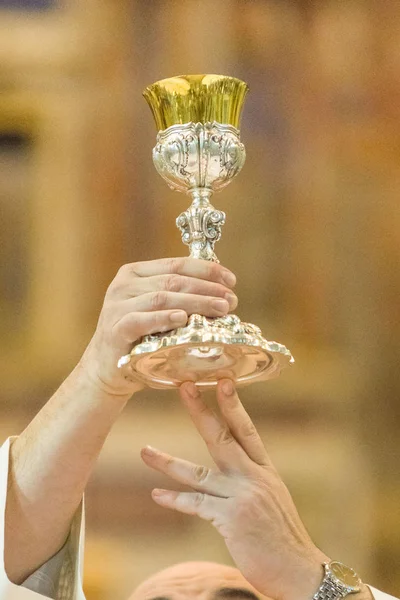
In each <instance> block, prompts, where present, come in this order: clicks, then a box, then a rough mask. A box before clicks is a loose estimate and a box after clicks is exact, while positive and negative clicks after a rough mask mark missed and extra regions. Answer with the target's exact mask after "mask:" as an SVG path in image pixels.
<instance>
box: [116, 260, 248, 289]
mask: <svg viewBox="0 0 400 600" xmlns="http://www.w3.org/2000/svg"><path fill="white" fill-rule="evenodd" d="M124 269H127V270H128V271H129V270H130V271H131V273H132V274H133V275H137V276H139V277H152V276H153V275H168V274H171V273H177V274H178V275H186V276H187V277H198V278H199V279H206V280H207V281H214V282H216V283H222V285H225V286H227V287H229V288H232V287H234V286H235V284H236V277H235V275H234V274H233V273H232V272H231V271H229V270H228V269H226V268H225V267H222V266H221V265H220V264H219V263H215V262H212V261H208V260H200V259H198V258H185V257H179V258H162V259H159V260H149V261H146V262H137V263H133V264H130V265H125V266H124Z"/></svg>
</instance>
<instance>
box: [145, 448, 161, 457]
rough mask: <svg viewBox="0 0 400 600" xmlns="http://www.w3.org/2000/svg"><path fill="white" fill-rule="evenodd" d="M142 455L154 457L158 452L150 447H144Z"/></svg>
mask: <svg viewBox="0 0 400 600" xmlns="http://www.w3.org/2000/svg"><path fill="white" fill-rule="evenodd" d="M143 454H146V456H156V455H157V454H158V450H156V449H155V448H153V447H152V446H146V447H145V448H143Z"/></svg>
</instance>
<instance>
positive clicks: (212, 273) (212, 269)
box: [207, 262, 221, 280]
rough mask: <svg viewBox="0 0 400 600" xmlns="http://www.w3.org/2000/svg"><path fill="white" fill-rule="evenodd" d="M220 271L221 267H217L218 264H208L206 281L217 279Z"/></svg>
mask: <svg viewBox="0 0 400 600" xmlns="http://www.w3.org/2000/svg"><path fill="white" fill-rule="evenodd" d="M220 269H221V267H220V266H219V265H218V263H215V262H210V264H209V265H208V266H207V277H208V279H212V280H215V279H218V278H219V274H220Z"/></svg>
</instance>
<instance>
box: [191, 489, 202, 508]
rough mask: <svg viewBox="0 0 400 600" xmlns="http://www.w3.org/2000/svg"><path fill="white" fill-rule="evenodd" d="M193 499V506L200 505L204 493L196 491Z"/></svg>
mask: <svg viewBox="0 0 400 600" xmlns="http://www.w3.org/2000/svg"><path fill="white" fill-rule="evenodd" d="M193 500H194V505H195V506H200V505H201V504H203V502H204V494H202V493H201V492H197V493H196V494H195V495H194V499H193Z"/></svg>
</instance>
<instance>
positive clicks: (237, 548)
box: [142, 380, 389, 600]
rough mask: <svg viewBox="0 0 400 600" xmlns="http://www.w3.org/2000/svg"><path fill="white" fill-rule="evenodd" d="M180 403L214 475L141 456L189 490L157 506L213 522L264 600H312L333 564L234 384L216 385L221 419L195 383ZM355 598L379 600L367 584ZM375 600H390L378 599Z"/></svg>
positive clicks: (148, 451)
mask: <svg viewBox="0 0 400 600" xmlns="http://www.w3.org/2000/svg"><path fill="white" fill-rule="evenodd" d="M181 398H182V401H183V403H184V405H185V407H186V409H187V410H188V412H189V415H190V416H191V418H192V421H193V423H194V425H195V426H196V428H197V430H198V431H199V433H200V435H201V436H202V438H203V440H204V441H205V443H206V445H207V448H208V451H209V453H210V455H211V457H212V458H213V460H214V463H215V468H212V469H209V468H207V467H204V466H202V465H196V464H193V463H190V462H188V461H186V460H182V459H180V458H176V457H173V456H170V455H168V454H166V453H164V452H161V451H159V450H156V449H154V448H151V447H147V448H143V450H142V458H143V460H144V462H145V463H146V464H147V465H148V466H149V467H151V468H153V469H156V470H157V471H160V472H161V473H164V474H166V475H168V476H170V477H171V478H172V479H173V480H175V481H176V482H178V483H179V484H184V485H186V486H188V487H189V489H190V490H191V491H184V492H177V491H172V490H164V489H155V490H153V493H152V497H153V499H154V500H155V501H156V502H157V503H158V504H159V505H160V506H164V507H166V508H171V509H174V510H177V511H179V512H182V513H186V514H190V515H197V516H199V517H201V518H203V519H205V520H207V521H210V522H211V523H212V524H213V525H214V527H215V528H216V529H217V531H218V532H219V533H220V534H221V535H222V536H223V538H224V540H225V543H226V546H227V548H228V550H229V552H230V554H231V556H232V558H233V560H234V561H235V563H236V565H237V567H238V568H239V569H240V571H241V572H242V574H243V575H244V577H245V578H246V579H247V580H248V581H249V582H250V583H251V584H252V585H253V586H254V587H255V588H256V589H257V590H258V591H259V592H260V593H261V594H263V596H266V597H268V598H279V599H280V600H312V598H313V597H314V595H315V594H316V593H317V591H318V590H319V588H320V586H321V584H322V581H323V578H324V568H323V564H324V563H326V562H328V563H329V562H330V559H329V558H328V556H326V554H324V553H323V552H322V551H321V550H320V549H319V548H317V546H316V545H315V544H314V542H313V541H312V540H311V538H310V536H309V534H308V532H307V531H306V528H305V526H304V525H303V523H302V521H301V519H300V516H299V514H298V512H297V510H296V507H295V504H294V502H293V499H292V498H291V495H290V493H289V491H288V489H287V487H286V486H285V484H284V482H283V481H282V479H281V477H280V476H279V474H278V472H277V470H276V469H275V467H274V466H273V464H272V462H271V459H270V457H269V456H268V454H267V451H266V449H265V447H264V444H263V442H262V440H261V438H260V436H259V434H258V432H257V431H256V428H255V426H254V424H253V423H252V421H251V419H250V417H249V415H248V414H247V412H246V411H245V409H244V407H243V405H242V404H241V402H240V400H239V397H238V395H237V393H236V390H235V388H234V385H233V383H232V382H231V381H229V380H222V381H220V382H219V383H218V387H217V401H218V406H219V410H220V414H216V413H215V412H214V411H213V410H211V409H210V408H209V407H208V406H207V405H206V404H205V402H204V401H203V399H202V397H201V395H200V393H199V390H198V389H197V388H196V386H195V385H194V384H193V383H189V382H186V383H184V384H183V385H182V386H181ZM327 597H328V596H327ZM346 597H347V596H346ZM350 597H351V598H353V597H354V600H372V598H373V596H372V595H371V591H370V589H369V588H368V587H367V585H365V584H361V586H360V591H359V592H358V593H357V594H354V596H353V595H351V596H349V599H350ZM375 598H376V600H384V598H385V596H384V595H383V597H382V594H381V593H379V592H377V595H376V597H375ZM387 600H389V599H387Z"/></svg>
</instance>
